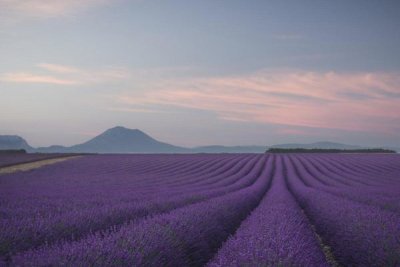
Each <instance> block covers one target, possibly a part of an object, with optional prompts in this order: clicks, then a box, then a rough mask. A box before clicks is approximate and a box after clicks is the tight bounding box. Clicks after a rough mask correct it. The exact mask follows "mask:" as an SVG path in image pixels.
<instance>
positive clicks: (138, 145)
mask: <svg viewBox="0 0 400 267" xmlns="http://www.w3.org/2000/svg"><path fill="white" fill-rule="evenodd" d="M66 149H67V152H78V153H80V152H89V153H183V152H188V151H187V150H188V149H186V148H183V147H178V146H174V145H170V144H167V143H163V142H160V141H157V140H156V139H154V138H152V137H150V136H149V135H147V134H145V133H144V132H142V131H140V130H138V129H128V128H125V127H121V126H117V127H114V128H111V129H108V130H107V131H105V132H103V133H102V134H100V135H98V136H96V137H94V138H93V139H91V140H89V141H87V142H85V143H83V144H79V145H75V146H72V147H69V148H66Z"/></svg>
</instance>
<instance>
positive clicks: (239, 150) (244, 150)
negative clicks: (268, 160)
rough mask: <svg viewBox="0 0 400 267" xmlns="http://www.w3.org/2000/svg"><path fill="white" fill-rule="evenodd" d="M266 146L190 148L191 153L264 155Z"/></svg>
mask: <svg viewBox="0 0 400 267" xmlns="http://www.w3.org/2000/svg"><path fill="white" fill-rule="evenodd" d="M266 149H267V147H266V146H218V145H214V146H199V147H195V148H192V149H191V150H192V151H193V153H264V152H265V150H266Z"/></svg>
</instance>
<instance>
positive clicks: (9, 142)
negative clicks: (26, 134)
mask: <svg viewBox="0 0 400 267" xmlns="http://www.w3.org/2000/svg"><path fill="white" fill-rule="evenodd" d="M7 149H25V150H26V151H28V152H31V151H33V148H32V147H31V146H30V145H29V144H28V143H27V142H26V141H25V139H23V138H22V137H20V136H18V135H0V150H7Z"/></svg>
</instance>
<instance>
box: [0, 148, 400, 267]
mask: <svg viewBox="0 0 400 267" xmlns="http://www.w3.org/2000/svg"><path fill="white" fill-rule="evenodd" d="M102 160H104V161H102ZM100 162H101V164H99V163H100ZM68 164H71V165H68ZM72 167H74V169H75V171H71V169H72ZM52 168H53V169H52ZM52 168H47V169H46V170H42V171H43V172H44V173H42V175H43V176H40V175H39V174H40V171H39V170H38V171H37V172H39V174H38V173H32V174H31V176H30V177H19V178H20V180H22V181H24V180H25V182H26V181H28V180H29V179H31V180H32V178H34V177H35V179H33V180H35V182H32V183H33V184H30V185H29V186H26V188H25V189H26V191H23V192H22V193H21V195H19V198H18V201H20V202H18V201H17V203H18V204H16V205H14V206H13V205H12V204H11V202H12V201H9V202H7V201H4V202H3V200H7V197H5V198H2V204H3V203H4V204H8V205H4V206H3V205H2V207H6V208H5V209H4V210H2V211H1V212H2V213H3V212H4V214H8V217H7V219H8V221H5V223H8V229H12V230H11V231H10V232H12V234H11V235H7V234H5V235H3V236H2V237H1V239H0V240H3V239H4V240H6V239H7V242H5V243H2V244H1V246H0V247H2V248H5V249H4V250H3V256H4V257H5V259H4V260H5V261H6V262H7V263H8V264H11V265H19V266H29V265H32V266H38V265H39V266H45V265H46V266H48V265H71V266H72V265H80V266H83V265H93V266H104V265H107V266H109V265H110V266H121V265H134V266H176V265H183V266H202V265H204V264H208V265H209V266H329V265H345V266H397V265H400V227H399V226H400V210H399V208H398V203H399V200H400V199H399V198H400V197H399V195H400V194H399V193H400V190H399V185H400V158H399V157H398V156H397V155H323V154H321V155H284V156H264V155H218V156H216V155H185V156H179V155H174V156H150V155H148V156H114V158H112V157H110V156H103V157H102V156H95V157H94V156H92V157H87V158H85V159H79V160H74V161H70V162H69V163H67V162H65V163H63V164H59V165H57V166H53V167H52ZM61 170H64V172H65V173H68V174H67V175H65V176H62V175H60V173H62V172H60V171H61ZM38 176H39V177H41V178H42V179H43V180H42V181H41V182H40V183H37V181H36V180H37V179H36V178H37V177H38ZM54 176H57V179H56V182H55V183H53V184H51V185H49V183H50V181H53V182H54ZM46 177H47V178H46ZM50 177H52V178H50ZM60 177H61V178H60ZM88 177H90V179H87V178H88ZM128 177H129V178H128ZM14 178H16V177H15V175H14V176H12V175H10V176H9V177H8V178H7V179H4V180H2V179H1V177H0V181H1V182H3V183H4V184H5V185H6V187H8V189H9V190H10V188H11V187H10V184H7V181H8V182H9V181H11V180H13V179H14ZM83 178H86V179H83ZM11 184H12V183H11ZM71 184H72V185H71ZM74 184H75V186H74ZM13 185H14V184H13ZM15 186H16V185H15ZM46 186H47V187H46ZM58 186H63V187H64V189H63V190H62V192H61V191H60V192H58V193H59V194H57V193H56V195H57V196H58V197H59V199H58V202H54V203H55V204H54V206H52V207H51V208H49V209H47V206H48V205H49V204H50V202H52V203H53V201H54V200H57V197H55V195H53V193H54V190H56V189H57V187H58ZM93 187H94V188H95V189H93ZM43 188H45V190H44V191H40V192H42V193H41V196H43V197H44V198H43V199H37V200H38V202H37V203H36V204H29V203H28V202H31V201H33V200H32V197H33V195H32V192H37V190H43ZM4 192H5V193H6V195H7V194H8V197H9V198H10V197H11V196H12V195H13V192H12V190H11V191H7V190H4ZM44 192H46V193H44ZM14 194H15V192H14ZM72 195H75V196H79V197H78V200H77V201H76V202H74V200H72V201H71V203H68V204H67V203H65V201H66V200H68V198H70V197H71V196H72ZM84 195H86V196H84ZM36 196H37V194H36ZM96 196H97V198H96ZM26 198H28V199H29V201H27V202H24V199H26ZM104 198H108V199H107V201H105V200H104ZM49 200H51V201H49ZM38 203H39V204H40V205H41V206H40V205H39V206H35V205H37V204H38ZM138 203H139V205H138ZM17 206H18V207H20V209H19V210H17V211H16V212H14V213H13V212H12V211H11V210H12V209H15V208H17ZM24 207H29V208H30V209H33V210H34V211H35V212H38V213H37V216H35V215H34V214H32V212H31V211H25V210H24ZM65 209H70V210H71V209H72V211H66V210H65ZM18 214H20V216H19V218H20V219H22V220H23V219H24V216H28V214H29V218H30V219H32V218H33V219H32V221H29V222H24V223H23V224H20V225H18V227H12V225H13V224H18V223H17V222H18V220H14V221H13V219H15V218H18ZM249 214H250V215H249ZM54 218H56V219H54ZM68 219H69V220H71V222H72V223H71V222H67V221H66V220H68ZM32 222H36V223H37V225H40V226H41V227H43V228H41V227H37V225H36V224H35V223H33V225H35V227H36V228H35V227H33V228H32V227H31V226H29V227H27V229H28V230H27V231H25V235H21V233H24V231H22V232H18V230H20V229H25V228H24V225H26V224H27V223H28V224H29V223H32ZM85 222H86V223H85ZM6 229H7V225H6V224H4V225H2V228H1V230H2V231H1V233H3V231H5V230H6ZM32 231H33V232H34V233H35V235H29V234H28V236H26V233H32ZM36 233H39V234H38V235H36ZM27 240H28V241H29V242H26V241H27ZM24 241H25V243H24ZM27 243H28V244H29V245H28V246H27V245H26V244H27Z"/></svg>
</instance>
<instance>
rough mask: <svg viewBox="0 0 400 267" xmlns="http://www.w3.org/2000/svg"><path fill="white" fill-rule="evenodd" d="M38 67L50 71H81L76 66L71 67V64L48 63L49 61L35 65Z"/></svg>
mask: <svg viewBox="0 0 400 267" xmlns="http://www.w3.org/2000/svg"><path fill="white" fill-rule="evenodd" d="M37 66H38V67H39V68H42V69H45V70H48V71H50V72H57V73H78V72H81V70H79V69H78V68H75V67H71V66H63V65H57V64H50V63H40V64H38V65H37Z"/></svg>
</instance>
